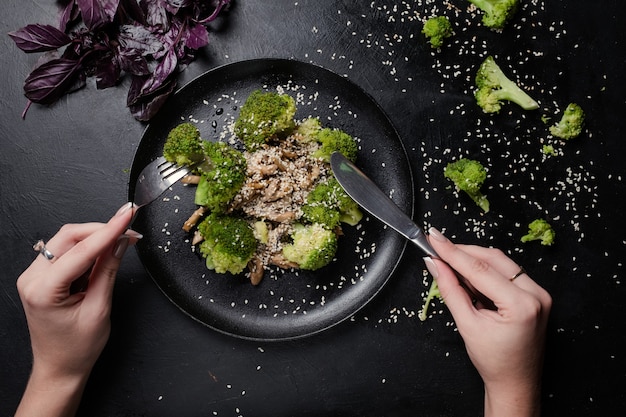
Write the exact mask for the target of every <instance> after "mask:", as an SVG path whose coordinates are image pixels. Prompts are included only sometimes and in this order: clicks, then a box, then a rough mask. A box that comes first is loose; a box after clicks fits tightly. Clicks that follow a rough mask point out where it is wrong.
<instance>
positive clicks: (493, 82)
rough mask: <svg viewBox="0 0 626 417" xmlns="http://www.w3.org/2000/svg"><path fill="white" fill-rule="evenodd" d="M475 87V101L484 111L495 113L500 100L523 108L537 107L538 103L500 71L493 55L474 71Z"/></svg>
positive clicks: (531, 108) (500, 102) (498, 109)
mask: <svg viewBox="0 0 626 417" xmlns="http://www.w3.org/2000/svg"><path fill="white" fill-rule="evenodd" d="M476 87H478V89H477V90H476V91H475V92H474V97H475V98H476V103H478V105H479V106H480V107H481V108H482V109H483V111H484V112H485V113H497V112H499V111H500V108H501V107H502V101H505V100H506V101H510V102H513V103H516V104H518V105H519V106H521V107H522V108H523V109H524V110H534V109H537V108H539V104H537V102H536V101H535V100H533V99H532V97H530V96H529V95H528V94H526V93H525V92H524V91H523V90H522V89H521V88H519V87H518V86H517V84H515V83H514V82H513V81H511V80H509V79H508V78H507V76H506V75H504V73H503V72H502V70H501V69H500V67H499V66H498V64H497V63H496V61H495V60H494V59H493V57H491V56H488V57H487V58H485V60H484V61H483V63H482V64H481V65H480V67H479V68H478V72H477V73H476Z"/></svg>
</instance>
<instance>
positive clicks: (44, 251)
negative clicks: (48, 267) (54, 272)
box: [33, 240, 54, 261]
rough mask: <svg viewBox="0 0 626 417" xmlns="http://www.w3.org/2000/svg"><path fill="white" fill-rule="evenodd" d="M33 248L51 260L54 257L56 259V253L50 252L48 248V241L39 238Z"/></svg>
mask: <svg viewBox="0 0 626 417" xmlns="http://www.w3.org/2000/svg"><path fill="white" fill-rule="evenodd" d="M33 250H35V251H37V252H39V253H40V254H42V255H43V257H44V258H46V259H47V260H49V261H52V259H54V254H53V253H52V252H50V251H49V250H48V248H46V243H45V242H44V241H43V240H38V241H37V243H35V244H34V245H33Z"/></svg>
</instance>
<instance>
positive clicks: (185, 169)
mask: <svg viewBox="0 0 626 417" xmlns="http://www.w3.org/2000/svg"><path fill="white" fill-rule="evenodd" d="M189 172H191V167H189V166H185V165H176V164H173V163H171V162H167V161H166V160H165V158H163V157H162V156H161V157H159V158H157V159H155V160H154V161H152V162H151V163H149V164H148V165H146V167H145V168H144V169H143V170H141V172H140V173H139V177H138V178H137V182H136V184H135V195H134V198H133V203H135V205H137V208H139V207H143V206H145V205H146V204H148V203H151V202H152V201H154V200H155V199H156V198H157V197H158V196H160V195H161V194H163V192H165V190H167V189H168V188H169V187H170V186H172V184H174V183H175V182H177V181H178V180H180V179H181V178H183V177H184V176H185V175H187V174H189Z"/></svg>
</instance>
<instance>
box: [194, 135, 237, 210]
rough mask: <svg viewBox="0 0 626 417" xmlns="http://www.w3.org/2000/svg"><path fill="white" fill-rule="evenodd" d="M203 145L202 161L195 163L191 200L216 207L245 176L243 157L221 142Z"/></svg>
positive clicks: (222, 203) (232, 193) (217, 208)
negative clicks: (197, 175)
mask: <svg viewBox="0 0 626 417" xmlns="http://www.w3.org/2000/svg"><path fill="white" fill-rule="evenodd" d="M204 148H205V149H204V150H205V158H206V162H204V163H203V164H202V165H200V166H199V171H200V174H201V177H200V182H199V183H198V187H197V188H196V194H195V203H196V204H197V205H199V206H206V207H208V208H209V209H210V210H212V211H213V210H215V211H220V210H222V209H223V208H224V206H225V205H226V203H228V202H229V201H230V200H231V199H232V198H233V197H234V196H235V195H236V194H237V192H239V190H240V189H241V186H242V185H243V183H244V182H245V180H246V175H247V173H246V170H247V163H246V158H245V157H244V155H243V154H242V153H241V152H239V151H237V150H235V149H233V148H231V147H230V146H228V145H227V144H225V143H224V142H206V144H205V146H204Z"/></svg>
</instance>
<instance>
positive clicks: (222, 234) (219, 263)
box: [198, 213, 258, 274]
mask: <svg viewBox="0 0 626 417" xmlns="http://www.w3.org/2000/svg"><path fill="white" fill-rule="evenodd" d="M198 231H199V232H200V234H201V235H202V237H203V238H204V240H203V241H202V243H201V244H200V253H201V254H202V256H204V257H205V258H206V265H207V268H209V269H214V270H215V272H218V273H220V274H223V273H226V272H230V273H231V274H238V273H240V272H242V271H243V270H244V268H245V267H246V265H247V264H248V262H249V261H250V260H251V259H252V256H253V255H254V252H255V250H256V248H257V244H258V242H257V240H256V239H255V237H254V232H253V230H252V228H251V227H250V226H249V225H248V223H247V222H246V221H245V220H243V219H240V218H237V217H229V216H226V215H222V214H218V213H211V214H210V215H208V216H207V217H206V218H205V219H204V220H203V221H202V222H201V223H200V224H199V225H198Z"/></svg>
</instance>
